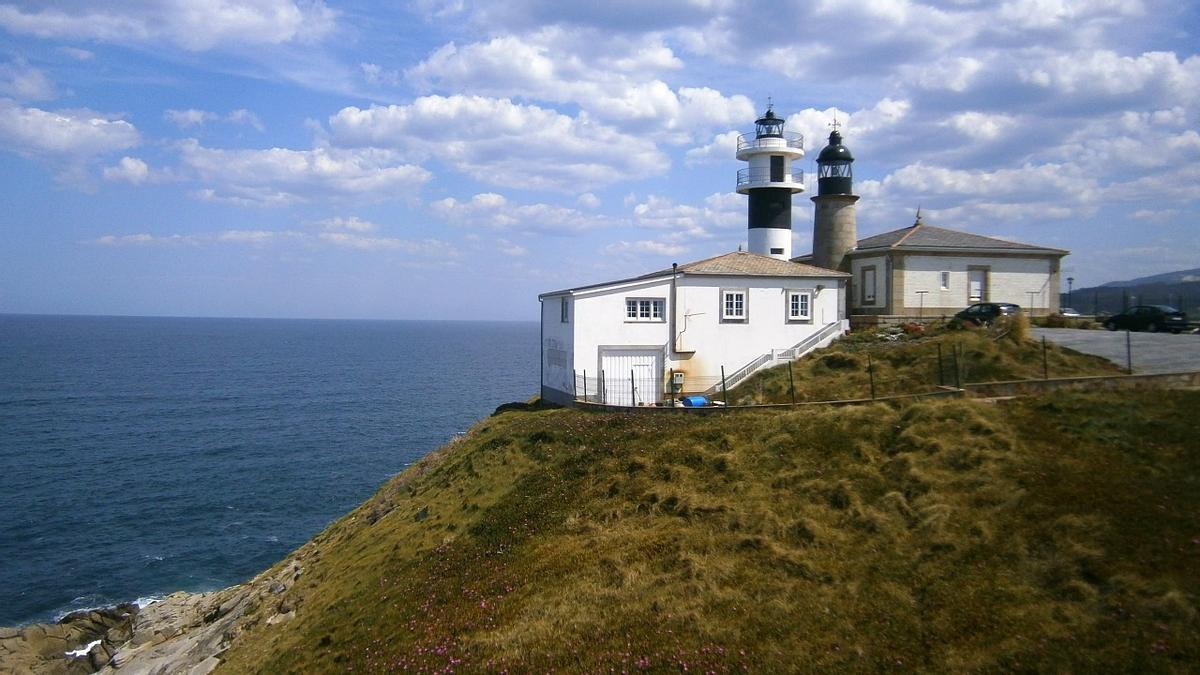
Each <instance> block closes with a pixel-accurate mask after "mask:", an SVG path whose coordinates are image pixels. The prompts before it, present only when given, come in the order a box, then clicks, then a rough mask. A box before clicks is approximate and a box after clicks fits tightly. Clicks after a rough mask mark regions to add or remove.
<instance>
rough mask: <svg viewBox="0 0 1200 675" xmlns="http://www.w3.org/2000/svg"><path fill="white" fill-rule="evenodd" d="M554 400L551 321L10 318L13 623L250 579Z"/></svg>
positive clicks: (0, 318)
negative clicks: (424, 468)
mask: <svg viewBox="0 0 1200 675" xmlns="http://www.w3.org/2000/svg"><path fill="white" fill-rule="evenodd" d="M537 387H538V325H537V324H536V323H532V322H531V323H515V322H514V323H504V322H435V321H320V320H272V319H188V318H135V317H74V316H70V317H68V316H25V315H0V626H13V625H19V624H25V623H31V622H38V621H50V620H53V619H55V618H56V617H58V616H61V615H62V614H64V613H66V612H68V611H71V610H74V609H80V608H84V607H96V606H103V605H111V604H116V603H119V602H126V601H133V600H136V599H139V598H141V599H146V598H151V597H155V596H159V595H164V594H167V593H171V592H173V591H176V590H186V591H205V590H211V589H216V588H222V587H225V586H228V585H231V584H235V583H239V582H241V581H244V580H246V579H248V578H250V577H252V576H254V575H255V574H257V573H258V572H260V571H262V570H264V569H266V568H267V567H269V566H270V565H271V564H272V563H274V562H276V561H277V560H279V559H280V558H282V557H283V556H284V555H286V554H287V553H288V552H289V551H291V550H293V549H295V548H296V547H297V546H299V545H300V544H302V543H304V542H305V541H307V540H308V539H309V538H311V537H312V536H313V535H315V534H316V533H318V532H319V531H321V530H322V529H323V528H324V527H325V526H326V525H328V524H329V523H330V522H332V521H333V520H335V519H336V518H338V517H339V516H341V515H343V514H344V513H346V512H347V511H349V510H350V509H351V508H353V507H354V506H356V505H358V504H359V503H361V502H362V501H363V500H364V499H366V498H367V497H369V496H370V495H371V494H372V493H373V492H374V491H375V490H376V489H377V488H378V487H379V486H380V485H381V484H382V483H384V482H385V481H386V480H387V479H388V478H389V477H391V476H393V475H395V474H396V473H398V472H400V471H402V470H403V469H404V468H405V467H406V466H408V465H409V464H411V463H413V462H414V461H416V460H417V459H419V458H420V457H421V456H423V455H424V454H426V453H427V452H429V451H430V450H432V449H434V448H436V447H438V446H439V445H441V444H443V443H445V442H446V441H447V440H449V439H450V438H451V437H452V436H453V435H454V434H455V433H456V432H460V431H465V430H466V429H467V428H469V427H470V426H471V425H472V424H473V423H474V422H476V421H477V420H479V419H480V418H482V417H485V416H487V415H488V414H490V413H491V412H492V411H493V410H494V409H495V407H496V406H497V405H499V404H501V403H505V402H508V401H516V400H525V399H528V398H529V397H530V396H532V395H534V394H535V393H536V392H537Z"/></svg>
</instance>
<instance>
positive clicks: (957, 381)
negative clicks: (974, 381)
mask: <svg viewBox="0 0 1200 675" xmlns="http://www.w3.org/2000/svg"><path fill="white" fill-rule="evenodd" d="M960 346H961V345H954V349H953V354H954V388H955V389H962V369H961V367H960V366H961V364H960V363H959V362H958V351H959V347H960Z"/></svg>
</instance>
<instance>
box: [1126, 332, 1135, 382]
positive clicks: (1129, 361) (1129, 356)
mask: <svg viewBox="0 0 1200 675" xmlns="http://www.w3.org/2000/svg"><path fill="white" fill-rule="evenodd" d="M1125 370H1127V371H1128V372H1129V374H1130V375H1132V374H1133V347H1132V346H1131V345H1130V342H1129V330H1128V329H1126V330H1125Z"/></svg>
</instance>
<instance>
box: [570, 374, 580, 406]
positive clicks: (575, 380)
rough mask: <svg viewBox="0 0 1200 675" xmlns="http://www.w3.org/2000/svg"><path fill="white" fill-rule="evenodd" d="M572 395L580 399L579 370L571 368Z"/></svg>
mask: <svg viewBox="0 0 1200 675" xmlns="http://www.w3.org/2000/svg"><path fill="white" fill-rule="evenodd" d="M571 396H573V397H574V398H575V400H576V401H578V400H579V371H577V370H575V369H574V368H572V369H571Z"/></svg>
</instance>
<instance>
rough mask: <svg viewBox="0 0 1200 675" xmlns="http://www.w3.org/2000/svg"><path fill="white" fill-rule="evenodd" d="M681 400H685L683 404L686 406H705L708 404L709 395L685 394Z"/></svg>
mask: <svg viewBox="0 0 1200 675" xmlns="http://www.w3.org/2000/svg"><path fill="white" fill-rule="evenodd" d="M679 400H680V401H683V406H684V407H685V408H703V407H704V406H706V405H708V397H707V396H684V397H682V398H680V399H679Z"/></svg>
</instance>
